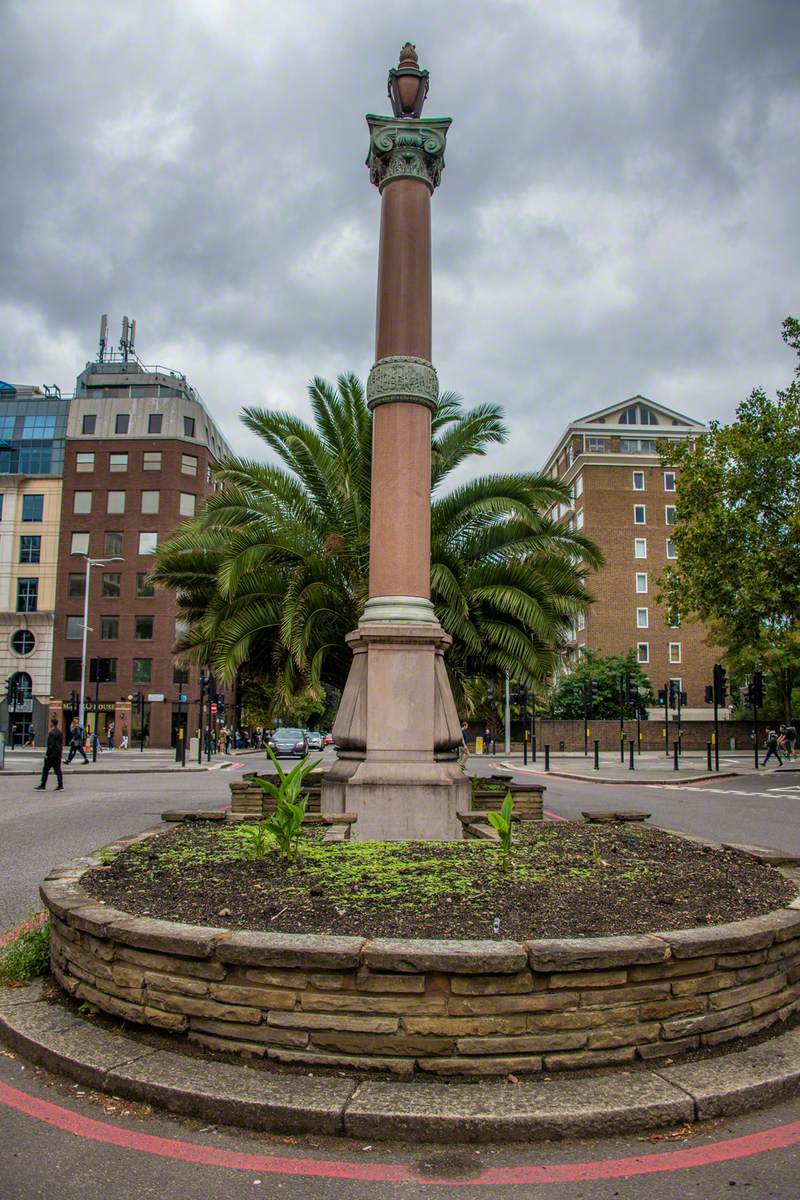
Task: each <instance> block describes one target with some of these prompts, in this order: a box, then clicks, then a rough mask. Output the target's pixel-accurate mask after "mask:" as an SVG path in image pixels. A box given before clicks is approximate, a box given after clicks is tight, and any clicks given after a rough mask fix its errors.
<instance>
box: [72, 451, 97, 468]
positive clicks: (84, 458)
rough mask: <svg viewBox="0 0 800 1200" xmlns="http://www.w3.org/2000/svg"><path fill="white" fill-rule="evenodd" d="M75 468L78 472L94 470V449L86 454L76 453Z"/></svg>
mask: <svg viewBox="0 0 800 1200" xmlns="http://www.w3.org/2000/svg"><path fill="white" fill-rule="evenodd" d="M75 470H76V471H79V472H81V473H82V472H84V471H93V470H94V451H91V452H89V453H88V454H78V455H76V457H75Z"/></svg>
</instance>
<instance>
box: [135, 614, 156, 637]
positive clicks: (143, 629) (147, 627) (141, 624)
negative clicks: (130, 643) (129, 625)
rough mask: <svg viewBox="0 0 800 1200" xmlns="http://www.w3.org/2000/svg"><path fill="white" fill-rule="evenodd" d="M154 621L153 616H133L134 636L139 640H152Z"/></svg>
mask: <svg viewBox="0 0 800 1200" xmlns="http://www.w3.org/2000/svg"><path fill="white" fill-rule="evenodd" d="M154 623H155V621H154V618H153V617H134V618H133V636H134V638H135V639H136V641H137V642H151V641H152V640H153V625H154Z"/></svg>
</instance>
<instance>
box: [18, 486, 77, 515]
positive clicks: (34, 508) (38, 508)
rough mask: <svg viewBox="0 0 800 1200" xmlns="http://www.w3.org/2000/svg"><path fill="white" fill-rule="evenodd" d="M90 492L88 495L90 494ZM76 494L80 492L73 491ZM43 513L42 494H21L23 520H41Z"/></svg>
mask: <svg viewBox="0 0 800 1200" xmlns="http://www.w3.org/2000/svg"><path fill="white" fill-rule="evenodd" d="M91 494H92V493H91V492H89V495H90V496H91ZM75 495H76V496H78V495H80V492H76V493H75ZM43 513H44V496H34V495H30V496H23V497H22V519H23V521H41V519H42V515H43Z"/></svg>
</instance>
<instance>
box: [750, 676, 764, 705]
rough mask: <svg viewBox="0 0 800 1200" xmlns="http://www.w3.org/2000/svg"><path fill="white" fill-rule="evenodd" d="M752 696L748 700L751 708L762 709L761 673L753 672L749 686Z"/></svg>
mask: <svg viewBox="0 0 800 1200" xmlns="http://www.w3.org/2000/svg"><path fill="white" fill-rule="evenodd" d="M750 688H751V689H752V696H751V698H750V706H751V708H763V707H764V675H763V673H762V672H761V671H755V672H754V674H753V682H752V683H751V684H750Z"/></svg>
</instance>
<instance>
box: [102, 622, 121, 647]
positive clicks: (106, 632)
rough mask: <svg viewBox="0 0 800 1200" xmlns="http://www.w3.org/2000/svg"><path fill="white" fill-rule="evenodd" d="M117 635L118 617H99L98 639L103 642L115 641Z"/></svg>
mask: <svg viewBox="0 0 800 1200" xmlns="http://www.w3.org/2000/svg"><path fill="white" fill-rule="evenodd" d="M118 637H119V617H116V616H114V617H101V618H100V639H101V641H103V642H115V641H116V640H117V638H118Z"/></svg>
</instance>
